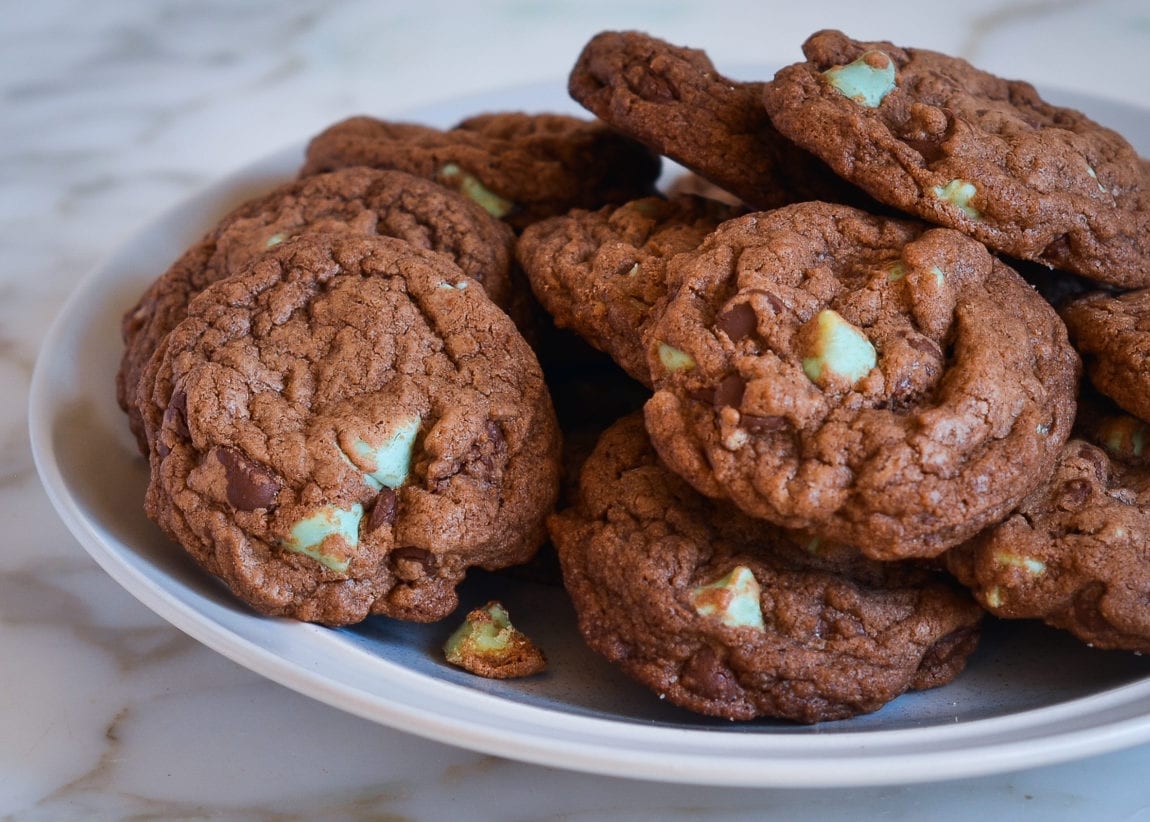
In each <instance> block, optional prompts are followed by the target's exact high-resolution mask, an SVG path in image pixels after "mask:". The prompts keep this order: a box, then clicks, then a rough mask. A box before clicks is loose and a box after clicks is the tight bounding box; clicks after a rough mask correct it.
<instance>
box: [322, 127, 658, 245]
mask: <svg viewBox="0 0 1150 822" xmlns="http://www.w3.org/2000/svg"><path fill="white" fill-rule="evenodd" d="M357 165H361V166H372V167H374V168H394V169H399V170H401V171H407V172H409V173H411V174H416V175H419V176H420V177H426V178H428V179H432V180H435V181H436V182H438V183H441V184H442V185H444V186H447V187H448V188H452V189H455V190H457V191H459V192H460V193H462V194H464V195H466V196H468V197H470V198H472V199H473V200H475V201H476V202H478V203H479V204H480V205H482V206H483V207H484V208H485V209H487V211H488V212H489V213H490V214H492V215H493V216H495V217H498V218H500V219H502V220H505V221H506V222H508V223H509V224H510V225H512V226H513V227H515V228H516V229H522V228H524V227H525V226H527V225H530V224H531V223H533V222H535V221H536V220H540V219H543V218H544V217H551V216H554V215H556V214H563V213H564V212H566V211H567V210H568V209H571V208H598V207H599V206H601V205H604V204H605V203H621V202H626V201H627V200H633V199H635V198H637V197H645V196H647V195H648V194H650V193H652V191H653V190H654V185H655V181H656V179H658V177H659V171H660V168H661V163H660V160H659V158H658V157H656V156H654V155H653V154H651V152H650V151H648V150H647V149H646V148H644V147H643V146H642V145H641V144H639V143H637V142H635V141H634V140H631V139H629V138H627V137H625V136H623V135H622V134H619V133H618V132H616V131H613V130H612V129H609V128H607V127H606V126H604V125H603V124H602V123H596V122H593V121H589V120H584V119H582V118H579V117H571V116H568V115H566V114H551V113H542V114H527V113H524V112H492V113H487V114H480V115H476V116H474V117H469V118H467V119H466V120H463V121H462V122H460V123H459V124H458V125H456V126H455V127H454V128H450V129H437V128H431V127H429V126H423V125H417V124H414V123H401V122H393V121H388V120H379V119H376V118H373V117H351V118H349V119H347V120H343V121H341V122H339V123H336V124H334V125H332V126H331V127H329V128H327V129H325V130H324V131H323V132H321V133H320V134H318V135H316V136H315V137H314V138H313V139H312V140H311V142H310V143H309V144H308V147H307V158H306V161H305V163H304V166H303V168H302V170H301V172H300V173H301V174H302V175H308V174H316V173H319V172H323V171H331V170H332V169H336V168H343V167H345V166H357Z"/></svg>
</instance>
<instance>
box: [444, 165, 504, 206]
mask: <svg viewBox="0 0 1150 822" xmlns="http://www.w3.org/2000/svg"><path fill="white" fill-rule="evenodd" d="M436 177H437V179H438V180H439V182H441V183H444V184H445V185H448V186H450V187H451V188H454V189H455V190H456V191H458V192H459V193H460V194H462V195H463V196H464V197H467V198H469V199H471V200H474V201H475V202H476V203H478V204H479V205H481V206H483V209H484V210H485V211H486V212H487V213H488V214H490V215H491V216H492V217H495V218H497V219H503V218H504V217H506V216H507V215H508V214H510V213H511V212H512V210H513V209H514V208H515V203H513V202H511V201H510V200H507V199H505V198H503V197H500V196H499V195H498V194H496V193H495V192H494V191H492V190H491V189H489V188H488V187H487V186H485V185H483V183H481V182H479V178H478V177H476V176H475V175H474V174H470V173H468V172H466V171H464V170H463V169H462V168H460V167H459V166H458V165H456V164H455V163H448V164H447V165H445V166H444V167H443V168H441V169H440V170H439V173H438V174H437V175H436Z"/></svg>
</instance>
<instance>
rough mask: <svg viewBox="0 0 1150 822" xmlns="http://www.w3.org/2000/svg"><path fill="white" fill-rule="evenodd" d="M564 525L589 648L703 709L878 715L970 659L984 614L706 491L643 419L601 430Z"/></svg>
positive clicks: (809, 718) (961, 595)
mask: <svg viewBox="0 0 1150 822" xmlns="http://www.w3.org/2000/svg"><path fill="white" fill-rule="evenodd" d="M580 488H581V495H580V502H579V505H578V506H576V507H573V508H569V509H566V510H564V511H562V512H560V513H559V514H557V515H555V516H553V517H551V518H550V520H549V529H550V531H551V535H552V540H553V541H554V543H555V545H556V546H557V548H558V551H559V558H560V563H561V565H562V569H563V575H564V581H565V585H566V587H567V590H568V592H569V593H570V595H571V599H572V601H573V603H574V604H575V608H576V611H577V614H578V620H579V628H580V631H581V632H582V634H583V636H584V638H585V639H586V641H587V643H588V644H589V646H590V647H591V648H592V649H594V650H595V651H597V652H598V653H600V654H602V655H603V656H605V657H607V658H608V659H609V660H611V661H612V662H613V663H615V664H617V665H618V666H620V668H621V669H622V670H623V671H625V672H626V673H627V674H628V675H630V676H631V677H633V678H634V679H636V680H638V681H639V682H641V683H642V684H644V685H646V686H647V687H648V688H650V689H652V690H653V691H655V692H656V693H658V694H659V695H660V697H665V698H666V699H667V700H668V701H670V702H672V703H674V704H676V705H679V706H681V707H684V708H687V709H689V710H692V711H696V712H700V713H704V714H708V715H711V716H719V717H725V718H728V719H752V718H755V717H775V718H782V719H789V720H794V721H798V722H818V721H822V720H829V719H839V718H844V717H848V716H853V715H856V714H859V713H863V712H867V711H873V710H876V709H877V708H879V707H881V706H882V705H883V704H885V703H886V702H888V701H889V700H891V699H893V698H894V697H895V696H897V695H898V694H900V693H903V692H904V691H907V690H909V689H920V688H927V687H933V686H936V685H941V684H943V683H945V682H947V681H949V680H950V679H952V678H953V677H954V676H956V675H957V674H958V672H959V671H961V670H962V668H963V666H964V664H965V661H966V657H967V655H968V654H969V653H970V652H971V651H972V650H973V649H974V647H975V644H976V642H977V637H978V623H979V620H980V618H981V610H980V609H979V608H978V607H977V605H976V604H975V603H974V602H973V601H972V600H971V599H970V598H969V597H968V596H967V595H966V594H965V592H962V591H960V590H959V589H958V588H957V586H954V585H952V584H950V583H949V582H948V581H946V582H944V581H943V580H942V579H941V577H939V576H938V575H934V574H932V573H929V572H927V571H925V570H923V569H921V568H918V567H914V566H912V565H910V564H908V563H892V562H874V561H870V560H865V559H862V558H860V557H859V556H858V554H857V553H856V552H854V551H844V550H842V549H840V548H836V547H835V546H833V545H828V544H824V543H819V542H817V541H814V542H806V543H802V544H800V543H798V542H796V541H795V540H794V539H793V538H792V537H790V536H788V535H787V534H785V533H784V532H783V531H781V530H779V529H778V528H775V527H774V526H772V525H770V524H769V523H766V522H763V521H761V520H755V519H752V518H750V517H747V516H745V515H743V514H741V513H740V512H739V511H737V510H736V509H734V508H733V507H732V506H730V505H729V504H727V503H724V502H721V501H715V500H709V499H707V498H706V497H703V496H701V495H700V494H698V493H697V492H696V491H695V490H694V489H692V488H691V487H690V486H688V485H687V483H685V482H683V480H682V479H680V478H679V477H677V476H676V475H675V474H673V473H672V472H671V471H669V470H667V468H665V467H664V466H663V465H662V464H661V463H660V462H659V460H658V459H657V458H656V456H655V452H654V450H653V449H652V448H651V445H650V442H649V440H648V439H647V435H646V432H645V431H644V428H643V421H642V417H641V416H640V415H633V416H630V417H627V418H624V419H623V420H621V421H620V422H618V423H617V424H616V425H614V426H612V427H611V428H610V429H609V430H608V431H607V432H606V433H605V434H604V435H603V437H602V439H601V440H600V442H599V444H598V446H597V447H596V449H595V451H594V453H593V454H592V455H591V457H590V458H589V459H588V461H587V463H586V464H585V466H584V469H583V473H582V478H581V484H580Z"/></svg>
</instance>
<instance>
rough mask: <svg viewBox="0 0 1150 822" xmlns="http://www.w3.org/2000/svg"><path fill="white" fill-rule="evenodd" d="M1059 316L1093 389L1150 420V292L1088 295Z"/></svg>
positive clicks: (1064, 308) (1149, 290)
mask: <svg viewBox="0 0 1150 822" xmlns="http://www.w3.org/2000/svg"><path fill="white" fill-rule="evenodd" d="M1059 313H1060V314H1061V315H1062V319H1063V320H1064V321H1065V322H1066V327H1067V329H1069V331H1070V339H1071V341H1073V343H1074V347H1075V348H1077V349H1078V351H1079V353H1080V354H1082V360H1083V364H1084V366H1085V368H1086V374H1087V375H1088V376H1089V377H1090V381H1091V382H1092V383H1093V384H1094V386H1095V387H1096V388H1097V389H1098V390H1099V391H1101V392H1102V393H1103V394H1105V395H1106V396H1107V397H1109V398H1110V399H1112V400H1114V401H1115V402H1116V403H1118V404H1119V405H1120V406H1122V407H1123V408H1124V409H1126V410H1127V411H1129V412H1130V413H1131V414H1134V415H1136V416H1138V417H1140V418H1142V419H1144V420H1150V289H1148V288H1142V289H1138V290H1136V291H1128V292H1126V293H1124V294H1107V293H1101V292H1100V293H1095V294H1087V295H1085V296H1083V297H1079V298H1077V299H1074V300H1071V301H1070V302H1068V303H1066V304H1065V305H1063V306H1062V308H1061V309H1060V311H1059Z"/></svg>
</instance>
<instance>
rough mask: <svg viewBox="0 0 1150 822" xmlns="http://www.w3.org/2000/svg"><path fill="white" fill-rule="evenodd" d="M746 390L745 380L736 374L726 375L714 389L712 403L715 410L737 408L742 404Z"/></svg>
mask: <svg viewBox="0 0 1150 822" xmlns="http://www.w3.org/2000/svg"><path fill="white" fill-rule="evenodd" d="M746 390H747V381H746V380H744V379H743V378H742V377H740V376H739V375H738V374H728V375H727V376H726V377H723V381H722V382H720V383H719V384H718V386H717V387H716V388H715V396H714V399H713V400H712V403H713V404H714V406H715V408H728V407H730V408H738V407H739V406H740V405H742V403H743V394H744V392H745V391H746Z"/></svg>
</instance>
